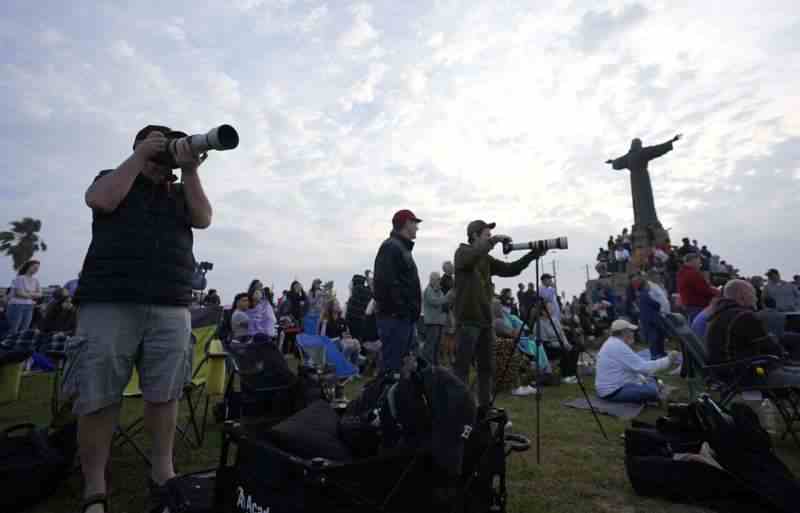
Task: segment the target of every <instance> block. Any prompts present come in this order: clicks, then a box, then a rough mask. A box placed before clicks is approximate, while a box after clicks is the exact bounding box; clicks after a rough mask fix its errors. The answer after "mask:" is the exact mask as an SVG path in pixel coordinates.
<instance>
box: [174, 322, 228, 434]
mask: <svg viewBox="0 0 800 513" xmlns="http://www.w3.org/2000/svg"><path fill="white" fill-rule="evenodd" d="M203 310H204V312H202V314H201V313H198V314H193V316H192V335H193V337H194V339H195V342H194V348H193V350H192V378H191V380H190V381H189V383H187V384H186V385H185V386H184V389H183V397H184V399H185V400H186V405H187V407H188V409H189V418H188V419H187V420H186V423H185V424H184V425H183V426H178V434H179V435H180V436H181V437H182V438H183V439H184V440H185V441H187V442H189V443H193V444H194V445H195V446H197V447H201V446H202V445H203V442H204V440H205V433H206V426H207V424H208V405H209V402H210V400H211V397H212V396H215V395H222V394H223V392H224V386H225V384H224V383H225V352H224V351H223V350H222V343H221V342H220V341H219V339H216V338H215V337H216V334H217V326H218V324H219V320H220V319H221V318H222V308H220V307H206V308H204V309H203ZM203 392H205V395H206V400H205V408H204V410H203V417H202V419H201V420H198V418H197V413H198V409H197V407H198V406H199V404H200V398H201V396H202V395H203ZM190 428H191V432H192V433H193V434H194V441H193V442H191V441H190V438H189V433H190V431H189V429H190Z"/></svg>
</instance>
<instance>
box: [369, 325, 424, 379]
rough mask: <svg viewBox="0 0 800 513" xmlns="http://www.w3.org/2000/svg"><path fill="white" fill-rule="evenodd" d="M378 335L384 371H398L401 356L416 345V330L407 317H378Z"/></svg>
mask: <svg viewBox="0 0 800 513" xmlns="http://www.w3.org/2000/svg"><path fill="white" fill-rule="evenodd" d="M377 323H378V336H379V337H380V339H381V357H382V358H383V370H384V372H391V373H395V372H400V368H401V367H402V366H403V358H404V357H405V356H407V355H409V354H412V353H413V352H414V351H415V350H416V346H417V330H416V326H415V325H414V322H413V321H411V320H409V319H396V318H394V317H381V318H378V322H377Z"/></svg>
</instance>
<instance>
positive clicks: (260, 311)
mask: <svg viewBox="0 0 800 513" xmlns="http://www.w3.org/2000/svg"><path fill="white" fill-rule="evenodd" d="M247 295H248V298H249V300H250V309H249V310H248V311H247V317H249V318H250V327H249V328H248V335H250V336H251V337H253V342H272V341H274V340H275V336H276V334H277V333H276V327H275V325H276V324H277V322H278V321H277V319H276V318H275V307H274V306H273V305H272V297H271V296H272V293H271V292H270V290H269V289H267V288H265V287H264V285H263V284H262V283H261V281H259V280H253V281H252V282H250V286H249V287H248V288H247Z"/></svg>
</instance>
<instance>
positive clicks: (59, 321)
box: [40, 301, 77, 334]
mask: <svg viewBox="0 0 800 513" xmlns="http://www.w3.org/2000/svg"><path fill="white" fill-rule="evenodd" d="M63 304H64V302H63V301H59V302H56V303H52V304H51V305H50V306H48V307H47V312H45V314H44V320H43V321H42V324H41V326H40V329H41V330H42V331H43V332H44V333H58V332H62V333H67V334H71V333H74V332H75V323H76V317H77V316H76V310H75V308H70V309H69V310H65V309H64V307H63Z"/></svg>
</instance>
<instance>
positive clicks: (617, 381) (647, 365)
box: [595, 319, 678, 403]
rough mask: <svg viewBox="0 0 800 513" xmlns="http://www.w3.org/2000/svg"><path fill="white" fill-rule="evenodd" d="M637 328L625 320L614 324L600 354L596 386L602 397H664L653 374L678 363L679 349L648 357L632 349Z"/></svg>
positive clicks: (627, 399) (633, 400)
mask: <svg viewBox="0 0 800 513" xmlns="http://www.w3.org/2000/svg"><path fill="white" fill-rule="evenodd" d="M637 329H638V326H636V325H635V324H631V323H629V322H628V321H626V320H624V319H617V320H616V321H614V322H613V323H611V336H610V337H608V340H606V341H605V343H604V344H603V347H601V348H600V352H599V353H597V375H596V376H595V388H596V389H597V395H598V396H599V397H600V398H601V399H605V400H606V401H613V402H618V403H644V402H648V401H658V400H661V399H663V396H662V395H661V393H660V392H661V391H660V390H659V386H658V382H657V381H656V380H655V379H654V378H653V376H654V375H655V373H656V372H658V371H663V370H667V369H668V368H669V367H670V366H671V365H672V364H674V363H675V362H676V361H677V358H678V352H677V351H670V352H669V353H668V354H667V356H665V357H663V358H659V359H658V360H645V359H644V358H642V357H641V356H639V355H638V354H636V353H635V352H634V351H633V349H631V346H633V341H634V332H635V331H636V330H637Z"/></svg>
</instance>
